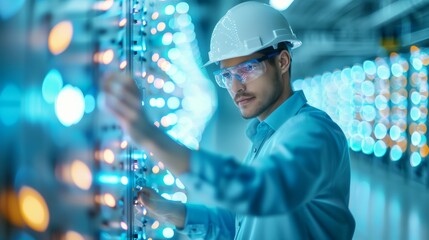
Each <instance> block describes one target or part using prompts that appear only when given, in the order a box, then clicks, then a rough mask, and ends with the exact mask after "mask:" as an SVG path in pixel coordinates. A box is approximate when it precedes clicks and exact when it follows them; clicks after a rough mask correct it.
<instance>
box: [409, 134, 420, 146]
mask: <svg viewBox="0 0 429 240" xmlns="http://www.w3.org/2000/svg"><path fill="white" fill-rule="evenodd" d="M421 141H422V135H421V134H420V133H418V132H414V133H413V134H412V135H411V144H413V145H414V146H419V145H420V142H421Z"/></svg>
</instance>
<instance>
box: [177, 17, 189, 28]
mask: <svg viewBox="0 0 429 240" xmlns="http://www.w3.org/2000/svg"><path fill="white" fill-rule="evenodd" d="M176 21H177V24H178V25H179V27H181V28H184V27H186V26H188V25H189V24H191V22H192V18H191V16H189V14H182V15H180V16H179V17H177V19H176Z"/></svg>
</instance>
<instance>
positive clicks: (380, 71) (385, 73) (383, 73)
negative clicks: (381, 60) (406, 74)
mask: <svg viewBox="0 0 429 240" xmlns="http://www.w3.org/2000/svg"><path fill="white" fill-rule="evenodd" d="M377 75H378V77H379V78H381V79H389V77H390V70H389V68H388V67H386V66H384V65H381V66H379V67H378V68H377Z"/></svg>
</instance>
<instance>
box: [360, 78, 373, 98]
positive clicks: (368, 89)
mask: <svg viewBox="0 0 429 240" xmlns="http://www.w3.org/2000/svg"><path fill="white" fill-rule="evenodd" d="M361 91H362V93H363V95H365V96H367V97H369V96H372V95H374V93H375V88H374V83H373V82H372V81H364V82H363V83H362V85H361Z"/></svg>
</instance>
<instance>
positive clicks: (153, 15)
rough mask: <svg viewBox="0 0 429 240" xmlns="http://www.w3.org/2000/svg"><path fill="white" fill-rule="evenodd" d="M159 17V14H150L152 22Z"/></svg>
mask: <svg viewBox="0 0 429 240" xmlns="http://www.w3.org/2000/svg"><path fill="white" fill-rule="evenodd" d="M158 17H159V12H154V13H152V20H156V19H158Z"/></svg>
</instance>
